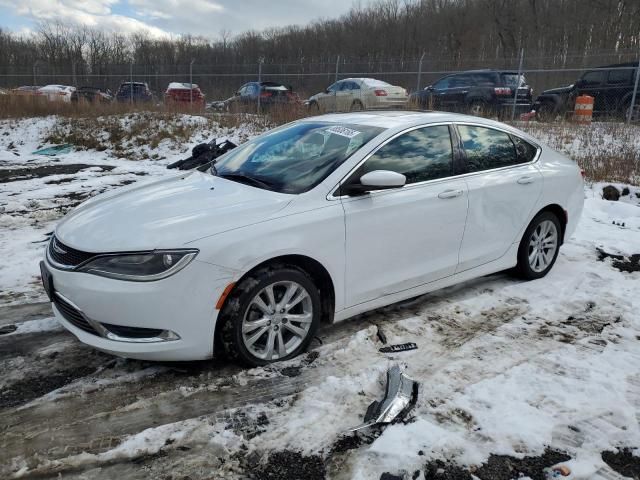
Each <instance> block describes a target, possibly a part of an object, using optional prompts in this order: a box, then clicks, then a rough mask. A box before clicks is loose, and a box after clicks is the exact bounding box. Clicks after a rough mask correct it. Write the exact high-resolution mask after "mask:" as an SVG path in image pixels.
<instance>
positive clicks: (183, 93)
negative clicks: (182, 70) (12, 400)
mask: <svg viewBox="0 0 640 480" xmlns="http://www.w3.org/2000/svg"><path fill="white" fill-rule="evenodd" d="M190 102H193V105H194V106H197V107H199V108H204V106H205V100H204V93H202V91H201V90H200V87H198V85H196V84H195V83H179V82H171V83H170V84H169V86H168V87H167V91H166V92H164V103H165V105H171V104H178V105H182V104H189V103H190Z"/></svg>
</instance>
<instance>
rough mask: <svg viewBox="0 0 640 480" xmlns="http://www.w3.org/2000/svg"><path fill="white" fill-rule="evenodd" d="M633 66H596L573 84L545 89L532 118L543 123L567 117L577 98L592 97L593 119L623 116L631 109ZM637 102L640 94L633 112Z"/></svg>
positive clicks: (637, 102) (634, 65)
mask: <svg viewBox="0 0 640 480" xmlns="http://www.w3.org/2000/svg"><path fill="white" fill-rule="evenodd" d="M637 66H638V63H637V62H635V63H620V64H617V65H607V66H604V67H597V68H594V69H593V70H588V71H586V72H585V73H583V74H582V76H581V77H580V78H579V79H578V80H576V81H575V83H574V84H573V85H568V86H566V87H560V88H552V89H551V90H545V91H544V92H542V93H541V94H540V95H539V96H538V98H537V99H536V101H535V103H534V106H533V108H534V110H535V111H536V118H538V120H541V121H546V120H553V119H555V118H556V117H558V116H559V115H561V116H565V115H568V114H571V113H572V112H573V109H574V107H575V101H576V97H578V96H580V95H589V96H591V97H593V99H594V101H593V115H594V116H601V117H602V116H613V117H619V118H624V117H626V115H627V114H628V112H629V108H630V107H631V98H632V96H633V87H634V85H635V78H636V77H635V74H636V70H637ZM639 103H640V95H638V98H637V100H636V109H637V105H638V104H639ZM634 117H635V115H634Z"/></svg>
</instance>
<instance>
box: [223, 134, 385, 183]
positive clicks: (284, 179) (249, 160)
mask: <svg viewBox="0 0 640 480" xmlns="http://www.w3.org/2000/svg"><path fill="white" fill-rule="evenodd" d="M383 130H384V129H383V128H380V127H372V126H366V125H351V124H342V123H326V122H299V123H294V124H291V125H286V126H284V127H281V128H279V129H276V130H273V131H272V132H270V133H268V134H266V135H263V136H261V137H259V138H256V139H255V140H251V141H249V142H247V143H245V144H244V145H242V146H240V147H238V148H235V149H233V150H231V151H230V152H229V153H227V154H225V155H224V156H222V157H220V159H219V160H218V162H217V163H216V164H215V167H214V168H212V173H217V175H218V176H220V177H223V178H227V179H229V180H233V181H238V182H242V183H247V184H250V185H252V186H255V187H258V188H265V189H269V190H273V191H276V192H280V193H293V194H297V193H302V192H306V191H308V190H310V189H312V188H313V187H315V186H316V185H318V184H319V183H320V182H322V180H324V179H325V178H326V177H327V176H328V175H329V174H330V173H331V172H332V171H333V170H335V169H336V167H338V165H340V164H342V163H343V162H344V161H345V160H346V159H347V158H349V157H350V156H351V155H352V154H353V153H354V152H356V151H357V150H358V149H359V148H360V147H361V146H362V145H364V144H365V143H367V142H368V141H369V140H371V139H372V138H373V137H375V136H376V135H378V134H380V133H381V132H382V131H383Z"/></svg>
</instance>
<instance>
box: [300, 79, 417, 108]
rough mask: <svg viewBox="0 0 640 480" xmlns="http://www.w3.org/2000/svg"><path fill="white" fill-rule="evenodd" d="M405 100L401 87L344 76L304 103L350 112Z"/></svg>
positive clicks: (398, 105)
mask: <svg viewBox="0 0 640 480" xmlns="http://www.w3.org/2000/svg"><path fill="white" fill-rule="evenodd" d="M408 101H409V96H408V94H407V91H406V90H405V89H404V88H402V87H398V86H395V85H391V84H390V83H387V82H383V81H382V80H376V79H375V78H345V79H344V80H340V81H338V82H336V83H334V84H333V85H330V86H329V87H327V89H326V90H325V91H324V92H320V93H316V94H315V95H313V96H312V97H311V98H309V100H307V102H306V104H307V105H308V107H309V109H310V110H312V111H316V112H320V111H322V112H354V111H360V110H375V109H391V108H403V107H405V106H406V105H407V102H408Z"/></svg>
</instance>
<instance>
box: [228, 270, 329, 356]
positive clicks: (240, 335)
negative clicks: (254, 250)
mask: <svg viewBox="0 0 640 480" xmlns="http://www.w3.org/2000/svg"><path fill="white" fill-rule="evenodd" d="M320 316H321V303H320V295H319V292H318V288H317V287H316V286H315V285H314V283H313V281H312V280H311V278H310V277H309V276H308V275H307V274H306V272H304V271H302V270H300V269H298V268H296V267H292V266H284V265H280V266H273V267H267V268H264V269H260V270H257V271H256V272H254V273H253V274H251V275H250V276H248V277H246V278H245V279H244V280H243V281H242V282H241V283H240V284H239V285H238V286H237V287H236V289H235V290H234V292H233V293H232V294H231V296H230V297H229V299H228V300H227V302H226V303H225V306H224V308H223V309H222V312H221V321H222V322H223V323H222V327H221V329H220V330H219V334H220V335H221V340H222V341H221V344H222V347H223V349H224V351H225V353H226V355H227V357H229V358H230V359H232V360H237V361H239V362H241V363H244V364H246V365H249V366H260V365H266V364H268V363H273V362H277V361H281V360H286V359H289V358H293V357H295V356H297V355H299V354H300V353H302V352H303V351H305V350H306V349H307V347H308V346H309V343H310V342H311V340H312V338H313V335H314V334H315V331H316V330H317V328H318V325H319V323H320Z"/></svg>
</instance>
